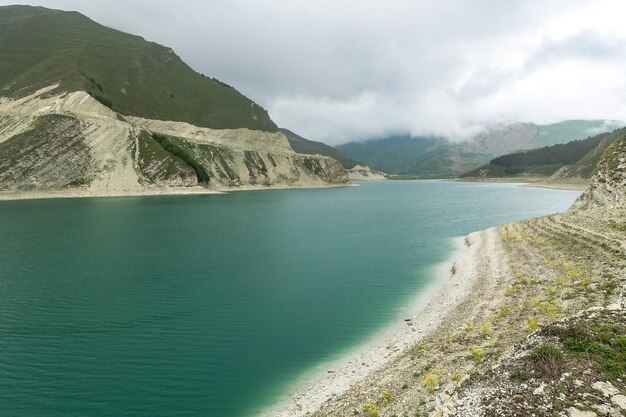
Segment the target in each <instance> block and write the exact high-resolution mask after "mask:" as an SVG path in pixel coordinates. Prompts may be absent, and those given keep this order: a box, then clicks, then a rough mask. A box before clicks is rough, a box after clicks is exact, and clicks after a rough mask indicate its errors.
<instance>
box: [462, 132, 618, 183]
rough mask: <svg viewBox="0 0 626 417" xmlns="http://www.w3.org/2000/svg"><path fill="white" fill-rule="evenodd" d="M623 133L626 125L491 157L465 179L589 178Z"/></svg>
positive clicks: (465, 176) (466, 175)
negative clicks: (591, 134) (606, 131)
mask: <svg viewBox="0 0 626 417" xmlns="http://www.w3.org/2000/svg"><path fill="white" fill-rule="evenodd" d="M624 135H626V128H622V129H616V130H614V131H613V132H609V133H602V134H599V135H596V136H593V137H589V138H587V139H582V140H575V141H571V142H568V143H565V144H557V145H550V146H546V147H543V148H539V149H533V150H530V151H520V152H514V153H511V154H507V155H503V156H500V157H498V158H494V159H492V160H491V161H490V162H489V163H488V164H486V165H483V166H481V167H479V168H476V169H475V170H472V171H470V172H467V173H465V174H463V175H461V177H464V178H506V177H552V178H553V179H566V178H569V179H591V177H592V175H593V172H594V170H595V167H596V165H597V164H598V161H599V160H600V158H601V156H602V154H603V153H604V151H605V150H606V149H607V148H608V147H609V146H610V145H611V144H612V143H613V142H615V141H616V140H618V139H620V138H621V137H623V136H624Z"/></svg>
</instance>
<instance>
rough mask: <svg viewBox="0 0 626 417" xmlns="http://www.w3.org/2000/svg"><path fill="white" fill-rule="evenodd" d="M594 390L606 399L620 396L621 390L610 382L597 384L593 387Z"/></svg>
mask: <svg viewBox="0 0 626 417" xmlns="http://www.w3.org/2000/svg"><path fill="white" fill-rule="evenodd" d="M592 387H593V389H595V390H596V391H598V392H600V393H602V395H604V396H605V397H611V396H612V395H616V394H619V390H618V389H617V388H615V387H614V386H613V384H611V383H610V382H600V381H598V382H595V383H594V384H593V385H592Z"/></svg>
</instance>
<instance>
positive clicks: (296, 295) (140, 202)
mask: <svg viewBox="0 0 626 417" xmlns="http://www.w3.org/2000/svg"><path fill="white" fill-rule="evenodd" d="M578 194H579V193H578V192H567V191H558V190H548V189H540V188H529V187H518V186H514V185H510V184H478V183H459V182H445V181H383V182H369V183H360V186H358V187H342V188H330V189H312V190H280V191H278V190H277V191H252V192H236V193H231V194H226V195H205V196H197V195H195V196H160V197H128V198H86V199H56V200H31V201H4V202H0V236H2V240H1V243H0V415H2V416H5V417H8V416H20V417H21V416H29V417H30V416H44V415H45V416H48V417H51V416H59V417H61V416H63V417H65V416H92V417H99V416H151V417H159V416H164V417H165V416H167V417H179V416H220V417H241V416H248V415H254V413H255V412H256V411H257V410H259V409H260V408H262V407H265V406H267V405H270V404H272V403H273V402H275V401H277V399H278V398H280V396H281V394H284V393H285V392H286V391H287V390H288V389H289V387H290V386H292V385H293V384H294V383H295V382H296V381H297V380H298V378H299V377H300V376H302V375H303V374H304V373H306V372H307V370H309V369H312V368H313V367H315V366H316V365H318V364H320V363H322V362H325V361H329V360H332V359H333V358H336V357H337V356H338V355H341V354H343V353H345V352H347V351H349V350H350V349H351V348H353V347H355V346H357V345H358V344H359V343H362V342H363V341H364V340H366V339H367V338H368V336H371V335H373V334H374V333H375V332H377V331H379V330H380V329H381V328H383V327H384V326H385V325H386V324H388V323H389V322H390V321H392V320H394V319H395V318H397V315H398V314H399V311H400V310H401V309H402V307H403V306H404V305H405V304H406V303H407V302H408V301H409V300H410V299H412V298H414V297H415V295H416V294H418V293H419V292H420V291H421V290H423V289H424V288H426V287H427V286H428V284H429V283H430V282H431V281H432V278H433V277H432V272H431V271H432V266H433V265H434V264H436V263H439V262H441V261H443V260H445V259H446V257H447V256H449V254H450V252H451V250H452V241H451V239H452V238H453V237H457V236H462V235H465V234H467V233H470V232H472V231H477V230H480V229H484V228H487V227H490V226H494V225H498V224H502V223H508V222H511V221H514V220H518V219H523V218H529V217H533V216H540V215H545V214H549V213H553V212H557V211H563V210H565V209H567V208H568V207H569V206H570V205H571V203H572V202H573V201H574V199H575V198H576V196H577V195H578Z"/></svg>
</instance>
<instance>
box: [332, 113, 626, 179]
mask: <svg viewBox="0 0 626 417" xmlns="http://www.w3.org/2000/svg"><path fill="white" fill-rule="evenodd" d="M619 126H621V125H620V123H618V122H612V121H604V120H570V121H564V122H559V123H555V124H550V125H535V124H532V123H515V124H512V125H506V126H498V127H494V128H491V129H489V130H487V131H486V132H484V133H482V134H480V135H477V136H476V137H474V138H472V139H471V140H468V141H464V142H458V143H454V142H450V141H447V140H444V139H441V138H432V137H430V138H428V137H416V138H411V137H409V136H392V137H389V138H384V139H375V140H370V141H365V142H352V143H348V144H345V145H341V146H338V149H339V150H341V151H342V152H344V153H345V154H347V155H348V156H349V157H351V158H354V159H357V160H360V161H363V162H365V163H367V164H368V165H370V166H373V167H376V168H379V169H382V170H384V171H386V172H390V173H395V174H408V175H417V176H420V177H454V176H458V175H461V174H463V173H466V172H468V171H471V170H474V169H476V168H478V167H480V166H482V165H484V164H487V163H488V162H489V161H490V160H491V159H493V158H495V157H498V156H502V155H506V154H509V153H512V152H517V151H521V150H530V149H535V148H540V147H544V146H549V145H554V144H561V143H566V142H569V141H571V140H579V139H584V138H587V137H589V136H590V135H593V134H598V133H602V132H606V131H609V130H611V129H614V128H616V127H619Z"/></svg>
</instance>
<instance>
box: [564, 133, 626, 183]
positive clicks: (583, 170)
mask: <svg viewBox="0 0 626 417" xmlns="http://www.w3.org/2000/svg"><path fill="white" fill-rule="evenodd" d="M624 136H626V128H624V129H617V130H615V131H613V132H611V134H609V135H606V136H605V137H604V138H603V139H602V140H601V141H600V143H599V144H598V146H596V147H595V148H594V149H593V150H591V151H590V152H589V153H587V154H586V155H585V156H583V157H582V158H581V159H580V160H579V161H577V162H576V163H574V164H571V165H566V166H564V167H563V168H561V169H560V170H558V171H557V172H555V173H554V175H553V177H554V178H555V179H564V178H591V177H592V175H593V173H594V171H595V169H596V167H597V165H598V163H599V162H600V159H601V158H602V155H603V154H604V152H605V151H606V150H607V149H608V148H609V147H610V146H611V145H612V144H613V143H614V142H616V141H617V140H619V139H621V138H623V137H624Z"/></svg>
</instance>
